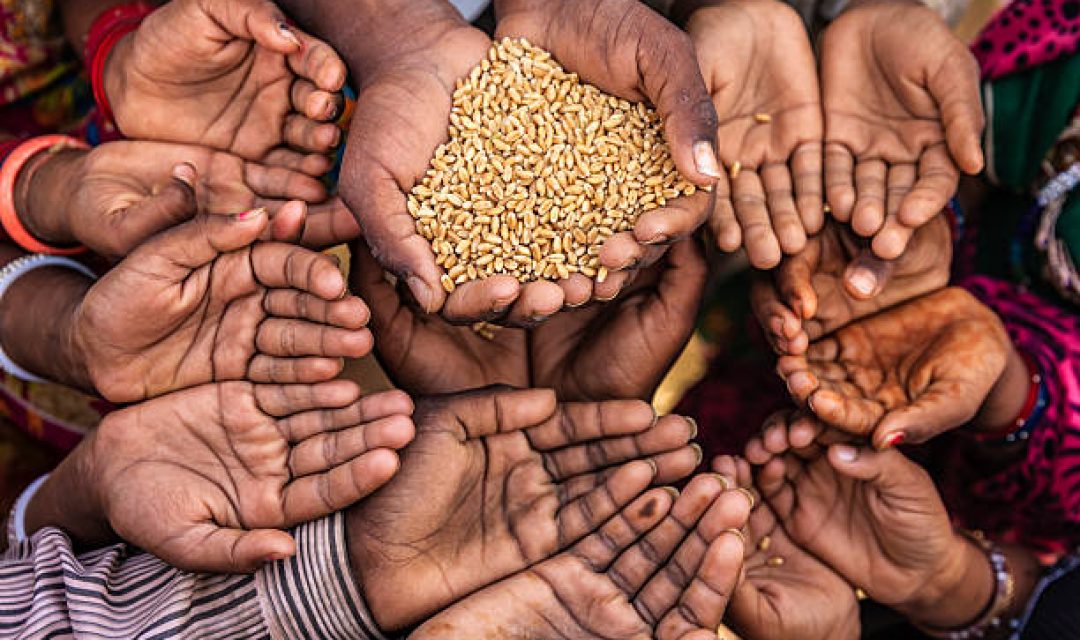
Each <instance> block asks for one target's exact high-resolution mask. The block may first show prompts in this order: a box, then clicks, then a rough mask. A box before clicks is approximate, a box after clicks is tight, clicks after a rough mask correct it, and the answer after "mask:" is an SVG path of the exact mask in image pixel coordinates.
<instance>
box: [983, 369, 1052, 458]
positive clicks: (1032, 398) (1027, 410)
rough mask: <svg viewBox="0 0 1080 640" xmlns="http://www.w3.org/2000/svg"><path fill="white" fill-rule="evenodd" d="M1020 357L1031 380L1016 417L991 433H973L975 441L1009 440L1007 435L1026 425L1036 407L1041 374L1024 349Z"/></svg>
mask: <svg viewBox="0 0 1080 640" xmlns="http://www.w3.org/2000/svg"><path fill="white" fill-rule="evenodd" d="M1020 357H1021V358H1022V359H1023V360H1024V366H1026V367H1027V370H1028V378H1029V380H1030V381H1031V382H1030V384H1029V385H1028V394H1027V398H1025V399H1024V405H1023V406H1022V407H1021V408H1020V411H1019V413H1017V414H1016V418H1014V419H1013V421H1012V422H1010V423H1009V426H1008V428H1007V429H1006V430H1004V431H995V432H993V433H975V434H974V437H975V440H976V441H978V442H992V441H997V440H1001V439H1003V438H1004V439H1008V440H1009V441H1010V442H1011V439H1010V438H1009V436H1011V435H1014V434H1016V433H1017V432H1018V431H1020V430H1021V429H1023V428H1024V427H1025V426H1027V423H1028V421H1029V420H1030V419H1031V416H1032V414H1034V413H1035V409H1036V408H1038V405H1039V388H1040V387H1041V386H1042V375H1040V374H1039V366H1038V364H1036V362H1035V359H1034V358H1032V357H1031V356H1030V355H1029V354H1028V353H1027V352H1026V351H1020Z"/></svg>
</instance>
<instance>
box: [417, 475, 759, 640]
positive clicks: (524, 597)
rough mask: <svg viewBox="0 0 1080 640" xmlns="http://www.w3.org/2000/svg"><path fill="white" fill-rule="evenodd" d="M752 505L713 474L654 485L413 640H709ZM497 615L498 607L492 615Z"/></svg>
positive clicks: (735, 569)
mask: <svg viewBox="0 0 1080 640" xmlns="http://www.w3.org/2000/svg"><path fill="white" fill-rule="evenodd" d="M746 515H747V502H746V500H745V499H743V497H742V496H740V495H738V494H737V493H735V492H731V491H723V487H722V485H721V483H720V482H718V481H717V479H716V478H715V477H713V476H708V475H705V476H699V477H696V478H694V479H693V480H691V481H690V483H689V484H688V485H687V487H686V490H685V491H684V492H683V493H682V494H681V495H678V497H677V498H676V497H674V496H673V494H672V493H668V492H666V491H663V490H661V489H654V490H652V491H650V492H648V493H646V494H645V495H642V496H641V497H640V498H638V499H637V500H635V501H634V502H632V503H630V504H629V505H627V506H626V507H624V508H623V509H622V510H621V511H620V512H619V513H617V514H615V515H614V516H613V517H611V518H610V519H608V520H607V521H606V522H605V521H604V520H603V519H602V518H595V519H593V520H592V521H591V522H590V525H591V526H592V527H593V529H592V531H593V533H592V534H590V535H589V536H588V537H586V538H585V539H583V540H582V541H581V542H579V543H577V544H576V545H574V546H573V547H572V548H570V549H569V550H567V551H565V552H563V553H561V554H559V555H557V556H555V557H553V558H551V559H550V560H546V561H544V562H541V563H540V564H537V565H535V566H533V567H531V568H529V569H526V570H525V571H523V572H521V573H518V574H516V575H514V576H512V577H510V578H507V579H505V580H503V581H501V582H497V583H495V584H493V585H491V586H490V587H487V588H486V589H484V590H483V591H480V592H478V593H475V594H473V595H471V596H469V597H468V598H465V599H464V600H462V601H460V602H458V603H457V604H455V605H453V606H451V607H450V608H448V609H446V610H445V611H443V612H442V613H440V614H439V615H437V616H435V617H434V618H432V619H431V620H429V621H427V622H426V623H425V624H423V625H422V626H421V627H420V628H419V629H417V630H416V631H415V632H414V633H413V634H411V635H410V636H409V638H410V639H411V640H441V639H446V640H449V639H451V638H461V637H466V636H468V637H493V638H508V639H521V640H525V639H527V638H620V639H621V638H626V639H630V638H634V639H639V638H658V639H659V640H675V639H676V638H678V639H680V640H709V639H714V638H716V627H717V626H719V624H720V619H721V618H722V616H723V614H724V609H725V607H726V606H727V598H728V594H730V593H731V592H732V590H733V589H734V587H735V583H736V581H737V580H738V577H739V567H740V566H741V565H742V554H743V548H742V539H741V538H740V537H739V536H737V535H733V534H732V532H733V531H738V529H739V528H740V527H741V526H742V525H743V523H745V522H746ZM492 612H498V613H497V615H492Z"/></svg>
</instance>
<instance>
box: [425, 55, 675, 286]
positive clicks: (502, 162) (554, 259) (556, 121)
mask: <svg viewBox="0 0 1080 640" xmlns="http://www.w3.org/2000/svg"><path fill="white" fill-rule="evenodd" d="M694 191H695V187H694V185H693V184H691V183H689V182H687V181H685V180H683V179H682V178H681V177H680V176H679V174H678V172H677V171H676V169H675V163H674V162H673V161H672V159H671V154H670V152H669V149H668V146H667V143H666V142H664V139H663V126H662V123H661V121H660V118H659V116H658V115H657V114H656V112H655V111H654V110H652V109H651V108H649V107H647V106H645V105H644V104H640V103H637V104H635V103H631V102H628V101H626V100H622V99H619V98H616V97H614V96H610V95H607V94H605V93H603V92H601V91H600V90H599V89H597V88H596V87H594V86H592V85H589V84H585V83H583V82H581V81H580V80H579V79H578V76H577V74H574V73H568V72H566V71H565V70H564V69H563V68H562V67H560V66H559V64H558V63H557V62H555V61H554V60H553V59H552V57H551V54H550V53H548V52H546V51H544V50H542V49H539V48H537V47H534V46H532V45H530V44H529V43H528V42H527V41H525V40H511V39H505V40H502V41H501V42H498V43H496V44H495V45H494V46H493V47H492V49H491V51H490V52H489V53H488V57H487V58H486V59H485V60H484V61H483V62H482V63H481V64H480V66H478V67H476V68H475V69H473V71H472V73H471V74H470V75H469V76H468V77H467V78H464V79H462V80H459V81H458V85H457V89H456V91H455V92H454V97H453V110H452V111H451V113H450V131H449V141H448V142H446V143H445V144H443V145H442V146H440V147H439V148H438V149H437V150H436V152H435V157H434V158H433V159H432V161H431V168H430V169H429V170H428V172H427V174H426V175H425V176H424V178H423V180H422V181H421V182H420V183H419V184H418V185H416V186H415V187H414V188H413V189H412V192H411V193H410V194H409V199H408V210H409V213H411V214H412V216H413V217H414V218H416V228H417V231H418V232H419V233H420V235H422V236H423V237H424V238H427V239H428V240H430V241H431V246H432V248H433V249H434V251H435V256H436V262H437V263H438V264H439V265H440V266H441V267H443V269H445V270H446V274H445V275H443V277H442V284H443V287H444V288H445V289H446V290H447V291H452V290H453V289H454V287H455V286H457V285H459V284H462V283H463V282H466V281H469V280H474V279H476V278H485V277H489V276H492V275H496V274H506V275H510V276H513V277H515V278H517V279H518V280H520V281H521V282H528V281H531V280H537V279H540V278H545V279H549V280H556V279H560V278H568V277H569V276H570V274H572V273H582V274H584V275H586V276H588V277H590V278H596V279H597V281H599V282H603V280H604V279H605V278H606V276H607V271H606V269H604V268H603V267H601V266H600V265H599V261H598V259H597V256H598V255H599V252H600V246H601V245H602V244H603V242H604V240H606V239H607V238H608V237H610V236H611V235H613V234H615V233H617V232H620V231H626V230H629V229H633V228H634V224H635V223H636V222H637V219H638V217H639V216H640V215H641V214H642V213H644V212H646V211H648V210H650V209H655V208H657V207H661V206H664V204H665V203H666V202H667V201H668V200H671V199H672V198H675V197H678V196H681V195H689V194H692V193H694Z"/></svg>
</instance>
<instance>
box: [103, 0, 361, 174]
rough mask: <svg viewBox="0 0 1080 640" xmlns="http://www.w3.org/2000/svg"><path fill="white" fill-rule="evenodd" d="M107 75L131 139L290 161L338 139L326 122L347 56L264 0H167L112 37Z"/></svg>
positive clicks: (120, 123)
mask: <svg viewBox="0 0 1080 640" xmlns="http://www.w3.org/2000/svg"><path fill="white" fill-rule="evenodd" d="M105 83H106V93H107V95H108V99H109V103H110V105H111V107H112V111H113V115H114V116H115V118H116V123H117V126H118V127H119V129H120V131H122V132H123V133H124V134H125V135H126V136H127V137H130V138H142V139H148V140H161V141H167V142H179V143H187V144H199V145H203V146H208V147H212V148H214V149H218V150H221V151H228V152H230V153H233V154H235V155H238V156H240V157H242V158H245V159H248V160H255V161H267V162H269V161H271V160H273V161H274V163H275V164H282V163H289V164H296V165H298V166H303V165H305V161H304V156H305V155H308V154H324V153H326V152H327V151H329V150H330V149H331V148H333V147H334V146H336V145H337V144H338V142H339V141H340V139H341V132H340V130H338V128H337V126H336V125H334V124H332V123H329V122H326V121H328V120H331V119H332V118H333V117H334V116H335V115H336V113H337V111H338V110H339V102H340V97H339V96H337V95H335V94H336V93H337V92H339V91H340V90H341V88H342V86H343V85H344V83H345V63H344V62H343V61H342V60H341V58H339V57H338V55H337V54H336V53H335V52H334V50H333V49H331V48H330V46H329V45H327V44H326V43H324V42H321V41H319V40H316V39H314V38H312V37H310V36H308V35H306V34H304V33H302V32H300V31H298V30H296V29H294V28H293V27H290V26H287V25H286V23H285V17H284V15H283V14H282V13H281V11H280V10H279V9H278V8H277V6H276V5H275V4H274V3H273V2H270V1H269V0H179V1H177V2H169V3H167V4H165V5H164V6H162V7H161V8H159V9H157V10H156V11H154V12H153V13H152V14H150V15H149V16H148V17H147V18H146V19H145V20H144V21H143V22H142V24H141V25H140V26H139V28H138V29H136V30H135V31H134V32H133V33H132V34H131V35H129V36H126V37H125V38H123V39H122V40H121V41H120V42H119V43H117V45H116V47H115V48H114V50H113V52H112V53H111V55H110V56H109V60H108V64H107V66H106V69H105ZM294 103H296V104H297V106H299V107H300V110H294V107H293V105H294ZM312 162H313V163H317V162H318V161H317V160H313V161H312ZM322 171H325V169H323V170H322Z"/></svg>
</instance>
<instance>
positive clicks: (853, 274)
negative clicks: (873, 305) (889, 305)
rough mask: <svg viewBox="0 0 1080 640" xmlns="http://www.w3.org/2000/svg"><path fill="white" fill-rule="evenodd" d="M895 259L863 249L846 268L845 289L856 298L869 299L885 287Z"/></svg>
mask: <svg viewBox="0 0 1080 640" xmlns="http://www.w3.org/2000/svg"><path fill="white" fill-rule="evenodd" d="M893 264H894V263H893V261H892V260H882V259H881V258H879V257H877V256H876V255H874V253H873V251H872V250H870V249H863V250H862V251H861V252H860V253H859V255H858V256H857V257H856V258H855V259H854V260H852V261H851V264H849V265H848V266H847V269H845V270H844V289H846V290H847V292H848V294H849V295H851V297H853V298H855V299H856V300H869V299H870V298H873V297H874V296H876V295H877V294H879V293H881V291H882V290H883V289H884V288H885V285H887V284H888V283H889V277H890V276H891V275H892V272H893Z"/></svg>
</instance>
